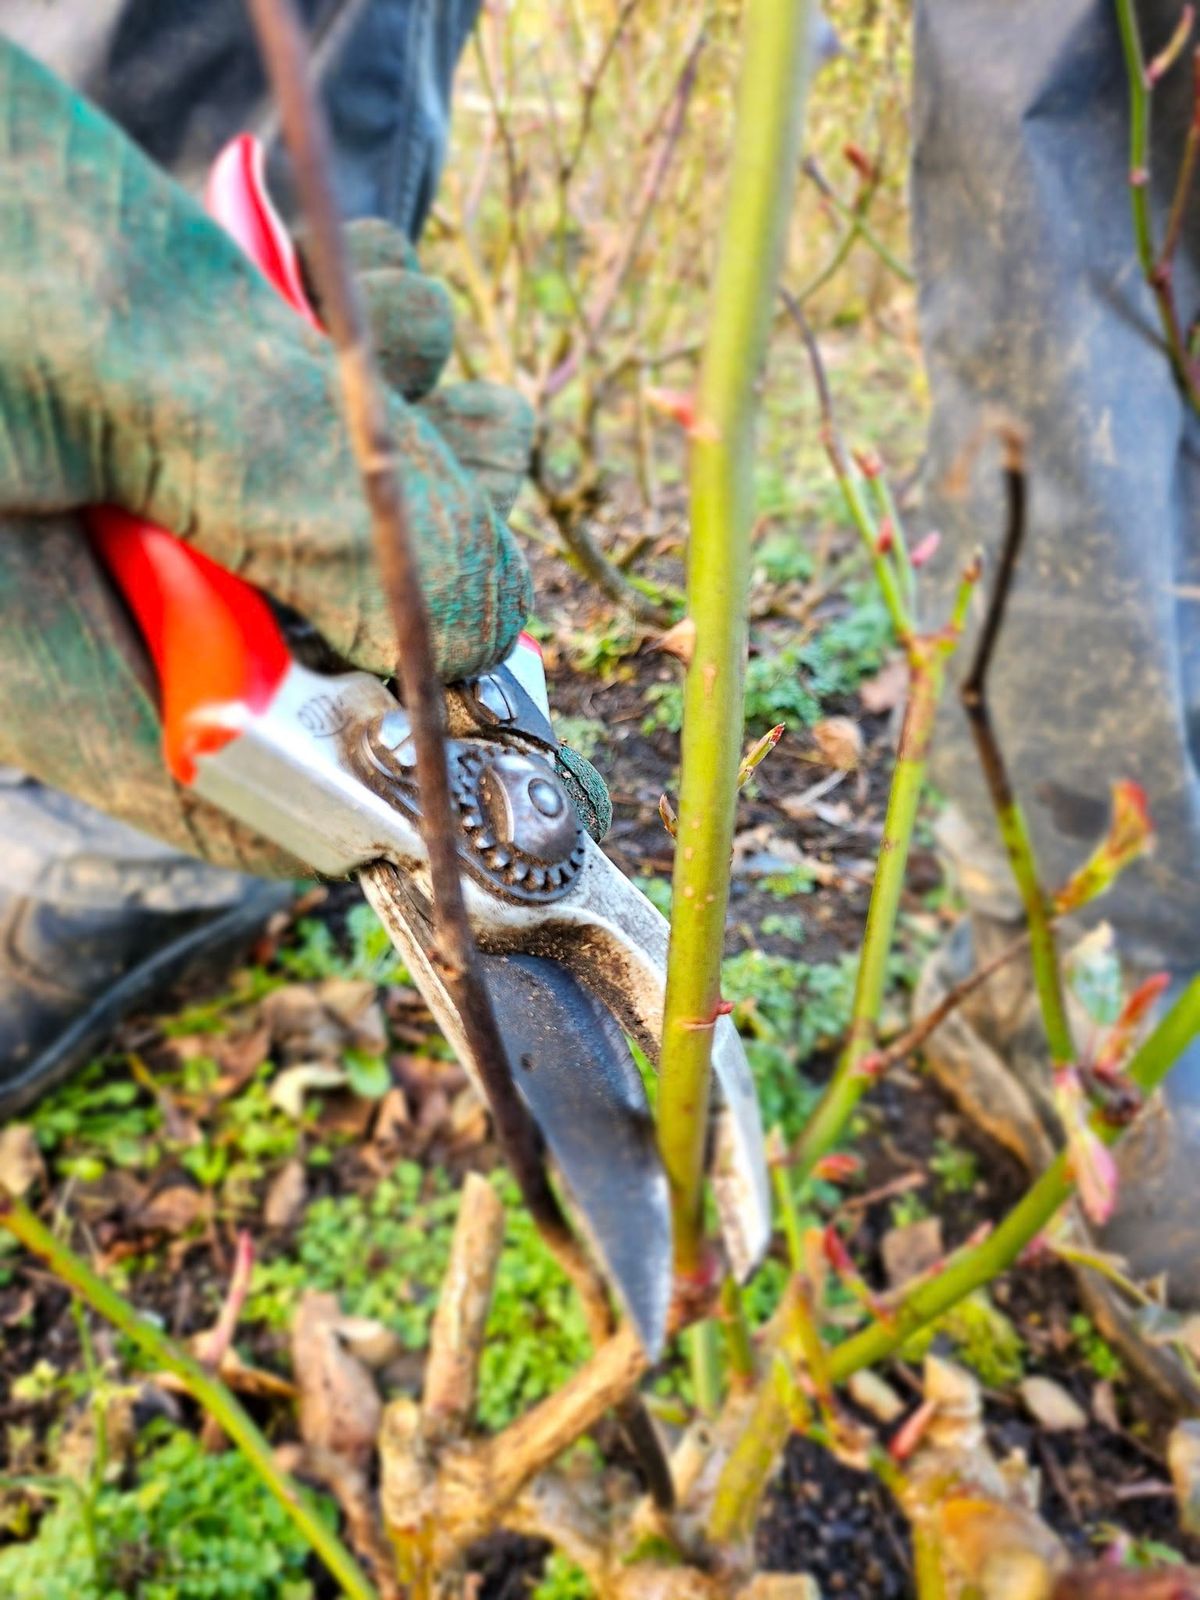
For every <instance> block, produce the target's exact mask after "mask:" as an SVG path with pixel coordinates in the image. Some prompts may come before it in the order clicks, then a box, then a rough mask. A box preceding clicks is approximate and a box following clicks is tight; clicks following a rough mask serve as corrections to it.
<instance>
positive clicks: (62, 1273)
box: [0, 1199, 378, 1600]
mask: <svg viewBox="0 0 1200 1600" xmlns="http://www.w3.org/2000/svg"><path fill="white" fill-rule="evenodd" d="M0 1227H2V1228H4V1229H5V1230H6V1231H7V1232H8V1233H11V1234H12V1235H13V1237H14V1238H15V1239H19V1240H20V1241H21V1243H22V1244H23V1245H24V1246H25V1248H26V1249H27V1250H28V1251H30V1252H31V1253H32V1254H33V1255H35V1256H37V1257H38V1258H39V1259H40V1260H41V1261H44V1262H45V1264H46V1266H47V1267H48V1268H49V1269H50V1271H51V1272H53V1274H54V1275H55V1277H56V1278H58V1279H60V1280H61V1281H62V1282H63V1283H65V1284H66V1285H67V1287H68V1288H69V1289H71V1290H72V1291H73V1292H74V1293H75V1294H77V1295H78V1296H79V1297H80V1299H82V1300H86V1301H87V1303H88V1305H90V1306H91V1308H92V1310H93V1311H96V1312H98V1313H99V1315H100V1316H102V1317H104V1318H105V1320H106V1321H108V1322H111V1323H112V1325H113V1327H114V1328H117V1329H118V1330H119V1331H120V1332H121V1333H123V1334H124V1335H125V1336H126V1338H128V1339H131V1340H132V1341H133V1343H134V1344H136V1345H137V1347H138V1349H139V1350H141V1351H142V1352H143V1353H144V1354H145V1355H146V1356H147V1357H148V1358H149V1359H150V1360H151V1361H152V1362H153V1363H154V1365H155V1366H156V1367H161V1368H162V1369H163V1370H164V1371H166V1372H171V1373H173V1374H174V1375H175V1377H177V1378H178V1379H179V1381H180V1382H181V1383H182V1384H184V1386H185V1387H186V1388H187V1390H188V1392H189V1394H190V1395H191V1396H192V1398H193V1399H194V1400H195V1401H196V1402H197V1404H198V1405H200V1406H201V1407H202V1408H203V1409H204V1411H205V1412H206V1413H207V1414H208V1415H209V1416H210V1417H212V1418H213V1420H214V1421H215V1422H216V1423H218V1424H219V1426H220V1428H221V1431H222V1432H223V1433H224V1434H226V1435H227V1437H228V1438H229V1439H231V1440H232V1442H233V1443H234V1444H235V1445H236V1446H237V1448H238V1449H239V1450H240V1451H241V1453H242V1456H243V1457H244V1459H245V1460H246V1462H247V1463H248V1464H249V1465H250V1467H251V1468H253V1470H254V1471H255V1473H257V1475H258V1477H259V1479H260V1481H261V1482H262V1484H263V1487H264V1488H265V1489H266V1490H267V1491H268V1492H269V1493H270V1494H271V1495H272V1497H273V1498H274V1499H275V1500H276V1501H277V1502H278V1504H279V1505H280V1506H281V1507H282V1508H283V1510H284V1511H285V1512H286V1514H287V1515H288V1517H290V1519H291V1521H292V1523H293V1524H294V1525H295V1527H296V1529H297V1531H298V1532H299V1533H300V1535H301V1536H302V1538H303V1539H304V1540H305V1541H306V1542H307V1543H308V1545H309V1546H310V1547H311V1549H312V1550H313V1552H314V1554H315V1555H316V1556H317V1557H318V1558H319V1560H320V1561H321V1562H322V1563H323V1564H324V1566H325V1568H326V1570H327V1571H328V1572H329V1574H330V1576H331V1577H333V1578H334V1579H336V1581H337V1582H338V1583H339V1584H340V1585H341V1587H342V1591H343V1593H344V1594H345V1595H347V1596H349V1600H378V1597H377V1595H376V1591H375V1589H374V1587H373V1586H372V1584H370V1583H369V1582H368V1581H367V1579H366V1577H365V1576H364V1574H363V1572H362V1570H361V1569H360V1567H359V1566H358V1563H357V1562H356V1561H355V1560H354V1557H353V1556H352V1555H351V1554H350V1552H349V1551H348V1550H347V1549H346V1548H345V1546H344V1545H343V1544H342V1543H341V1541H340V1540H339V1539H338V1537H337V1535H336V1534H335V1533H334V1532H333V1530H332V1529H331V1528H330V1527H329V1526H328V1525H327V1524H326V1522H325V1521H324V1519H323V1518H322V1516H321V1515H320V1513H319V1512H318V1511H317V1509H316V1507H315V1505H314V1504H313V1502H312V1499H311V1497H310V1496H309V1495H308V1494H307V1493H306V1492H305V1491H304V1490H303V1489H301V1488H300V1487H299V1485H298V1484H295V1483H293V1482H292V1481H291V1479H290V1478H289V1477H288V1476H287V1475H286V1473H283V1472H281V1471H280V1470H279V1468H278V1467H277V1466H276V1464H275V1457H274V1455H273V1454H272V1451H271V1446H270V1445H269V1444H268V1443H267V1441H266V1440H265V1439H264V1438H263V1436H262V1434H261V1433H260V1432H259V1430H258V1429H257V1428H256V1427H255V1425H254V1423H253V1422H252V1421H251V1420H250V1418H249V1417H248V1416H247V1415H246V1413H245V1412H244V1411H243V1410H242V1408H241V1406H240V1405H239V1404H238V1402H237V1401H236V1400H235V1399H234V1397H233V1395H232V1394H230V1392H229V1390H228V1389H227V1388H226V1387H225V1385H224V1384H223V1383H221V1382H220V1381H219V1380H218V1379H216V1378H214V1377H213V1376H212V1374H211V1373H210V1372H208V1371H207V1370H206V1369H205V1368H204V1367H202V1366H201V1365H200V1363H199V1362H198V1361H195V1360H193V1359H192V1357H191V1356H189V1355H185V1353H184V1352H183V1351H182V1350H180V1349H179V1347H178V1346H177V1345H175V1344H174V1343H173V1342H172V1341H171V1340H170V1339H168V1338H167V1336H166V1335H165V1334H164V1333H162V1332H161V1331H160V1330H159V1329H158V1328H156V1327H155V1326H154V1325H153V1323H150V1322H146V1321H145V1320H144V1319H143V1318H142V1317H139V1316H138V1314H137V1312H136V1311H135V1310H134V1309H133V1307H132V1306H131V1305H130V1304H129V1303H128V1301H126V1300H123V1299H122V1298H121V1296H120V1295H119V1294H118V1293H117V1292H116V1290H115V1289H112V1288H110V1287H109V1285H108V1284H107V1283H105V1282H104V1280H103V1278H100V1277H97V1275H96V1274H95V1273H94V1272H93V1271H92V1269H91V1267H89V1266H88V1265H87V1263H86V1262H85V1261H83V1260H81V1259H80V1258H79V1257H78V1256H77V1255H75V1253H74V1252H73V1251H72V1250H69V1249H68V1248H67V1246H66V1245H65V1244H63V1242H62V1241H61V1240H60V1239H56V1238H55V1237H54V1235H53V1234H52V1233H51V1232H50V1230H49V1228H47V1227H46V1225H45V1224H44V1223H43V1222H42V1221H41V1220H40V1219H39V1218H38V1217H36V1216H35V1215H34V1213H33V1212H32V1211H30V1209H29V1207H28V1206H26V1205H25V1204H24V1203H23V1202H22V1201H20V1200H5V1199H0Z"/></svg>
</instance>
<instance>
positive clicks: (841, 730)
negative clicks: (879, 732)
mask: <svg viewBox="0 0 1200 1600" xmlns="http://www.w3.org/2000/svg"><path fill="white" fill-rule="evenodd" d="M812 737H813V743H814V744H815V745H816V747H817V752H818V754H819V756H820V759H821V761H822V762H823V763H824V765H825V766H827V767H833V768H834V770H835V771H837V772H856V771H857V770H858V768H859V766H860V765H861V763H862V758H863V736H862V729H861V728H860V727H859V725H858V723H857V722H855V720H854V718H853V717H824V718H822V720H821V721H820V722H818V723H815V724H814V725H813V728H812Z"/></svg>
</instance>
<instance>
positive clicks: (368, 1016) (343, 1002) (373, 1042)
mask: <svg viewBox="0 0 1200 1600" xmlns="http://www.w3.org/2000/svg"><path fill="white" fill-rule="evenodd" d="M317 997H318V998H319V1000H320V1002H321V1004H322V1005H323V1006H324V1007H325V1009H326V1011H328V1012H329V1013H330V1015H331V1016H332V1017H333V1018H334V1020H335V1021H337V1022H338V1023H339V1024H340V1025H341V1027H342V1029H343V1030H344V1033H345V1041H346V1043H347V1044H348V1045H350V1046H351V1047H352V1048H353V1049H355V1050H365V1051H366V1052H367V1053H368V1054H369V1055H374V1056H380V1055H382V1054H383V1052H384V1051H385V1050H386V1049H387V1029H386V1027H385V1026H384V1021H383V1010H382V1007H381V1006H380V1004H379V1000H378V991H377V990H376V987H375V985H374V984H373V983H371V982H369V981H368V980H366V979H364V978H326V979H325V980H324V982H322V983H320V984H318V986H317Z"/></svg>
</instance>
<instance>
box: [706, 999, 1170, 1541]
mask: <svg viewBox="0 0 1200 1600" xmlns="http://www.w3.org/2000/svg"><path fill="white" fill-rule="evenodd" d="M1198 1036H1200V978H1193V979H1192V981H1191V983H1190V984H1189V985H1188V986H1187V988H1186V989H1185V990H1184V991H1183V993H1182V994H1181V995H1180V996H1179V998H1178V999H1177V1000H1176V1002H1175V1004H1174V1005H1173V1006H1172V1007H1171V1009H1170V1011H1169V1012H1168V1013H1167V1015H1166V1016H1165V1017H1164V1018H1163V1019H1162V1021H1161V1022H1160V1023H1159V1024H1158V1026H1157V1027H1156V1028H1155V1029H1154V1031H1153V1033H1152V1034H1151V1035H1150V1037H1149V1038H1148V1039H1147V1040H1146V1042H1145V1044H1143V1045H1142V1047H1141V1049H1140V1050H1139V1051H1138V1052H1137V1054H1136V1055H1135V1057H1134V1058H1133V1060H1132V1062H1131V1063H1130V1065H1129V1076H1130V1078H1131V1080H1132V1081H1133V1083H1134V1084H1135V1086H1136V1087H1137V1088H1138V1089H1140V1090H1141V1092H1142V1093H1143V1095H1147V1096H1148V1095H1150V1094H1153V1092H1154V1091H1155V1090H1156V1089H1157V1088H1158V1087H1159V1086H1160V1085H1161V1084H1162V1082H1163V1080H1164V1078H1165V1077H1166V1075H1167V1073H1168V1072H1169V1071H1170V1070H1171V1067H1172V1066H1173V1065H1174V1063H1175V1062H1176V1061H1178V1060H1179V1058H1180V1056H1181V1055H1182V1054H1183V1052H1184V1051H1185V1050H1186V1049H1187V1048H1188V1046H1189V1045H1190V1044H1191V1042H1192V1040H1193V1039H1195V1038H1197V1037H1198ZM1093 1126H1094V1127H1095V1129H1096V1132H1097V1134H1098V1135H1099V1137H1100V1138H1101V1139H1103V1140H1104V1142H1105V1143H1106V1144H1112V1143H1113V1142H1115V1140H1117V1139H1118V1138H1119V1137H1120V1135H1121V1132H1122V1130H1121V1129H1120V1128H1114V1127H1111V1126H1109V1125H1107V1124H1105V1123H1103V1122H1101V1121H1100V1120H1099V1119H1098V1118H1097V1119H1095V1121H1094V1123H1093ZM1073 1189H1074V1185H1073V1183H1072V1180H1071V1176H1070V1171H1069V1169H1068V1165H1067V1158H1066V1155H1065V1154H1064V1155H1060V1156H1059V1157H1058V1158H1057V1159H1056V1160H1055V1161H1054V1162H1053V1163H1052V1164H1051V1165H1050V1166H1049V1167H1048V1168H1047V1169H1046V1171H1045V1172H1044V1173H1043V1174H1042V1176H1041V1177H1040V1178H1039V1179H1038V1180H1037V1182H1036V1183H1035V1184H1034V1185H1033V1187H1032V1188H1031V1189H1030V1190H1029V1191H1028V1193H1027V1194H1026V1195H1025V1196H1024V1197H1023V1199H1021V1200H1020V1201H1018V1203H1017V1205H1016V1206H1014V1207H1013V1209H1012V1210H1011V1211H1010V1212H1009V1213H1008V1215H1007V1216H1006V1217H1005V1218H1004V1219H1003V1221H1002V1222H1001V1223H1000V1224H999V1226H998V1227H997V1228H995V1229H994V1230H993V1232H991V1233H989V1234H988V1235H987V1237H986V1238H985V1239H983V1240H981V1241H980V1242H979V1243H978V1244H976V1245H973V1246H970V1247H968V1248H966V1249H964V1250H963V1251H961V1252H960V1253H959V1254H958V1255H957V1256H955V1257H952V1258H951V1260H950V1261H948V1262H947V1264H946V1266H945V1268H944V1269H943V1271H941V1272H940V1273H939V1274H938V1276H937V1277H936V1278H933V1279H931V1280H928V1281H925V1282H922V1283H920V1284H918V1285H917V1286H916V1288H914V1289H913V1290H911V1291H910V1292H909V1293H908V1294H906V1295H904V1296H903V1298H902V1299H901V1300H900V1301H899V1302H898V1304H897V1305H896V1306H895V1307H894V1308H893V1310H892V1314H891V1316H890V1318H889V1319H888V1321H886V1322H882V1321H879V1320H878V1319H877V1320H876V1321H874V1322H873V1323H871V1324H870V1325H869V1326H868V1327H866V1328H864V1329H863V1330H862V1331H861V1332H860V1333H856V1334H853V1335H852V1336H851V1337H850V1338H849V1339H847V1340H846V1341H845V1342H844V1343H842V1344H839V1345H837V1346H835V1347H834V1349H832V1350H831V1351H829V1353H828V1361H827V1372H828V1377H829V1381H830V1383H832V1384H841V1383H845V1381H846V1380H847V1378H850V1377H852V1376H853V1374H854V1373H856V1372H860V1371H861V1370H862V1369H863V1368H864V1367H874V1366H877V1365H878V1364H879V1362H881V1361H883V1360H886V1358H887V1357H888V1356H890V1355H893V1354H894V1353H895V1352H896V1351H897V1350H898V1349H900V1348H901V1347H902V1346H903V1345H905V1344H906V1343H907V1342H908V1341H909V1340H910V1339H911V1338H912V1337H913V1335H914V1334H916V1333H919V1332H920V1331H921V1329H922V1328H925V1327H928V1325H929V1324H930V1323H931V1322H936V1321H937V1319H938V1318H939V1317H942V1316H944V1315H945V1314H946V1312H947V1311H950V1310H952V1309H953V1308H954V1307H955V1306H956V1305H958V1304H959V1302H960V1301H962V1300H965V1299H966V1298H967V1297H968V1295H972V1294H974V1293H975V1291H976V1290H977V1289H981V1288H983V1287H984V1285H985V1284H988V1283H991V1282H992V1280H993V1279H995V1278H998V1277H999V1276H1000V1274H1001V1273H1002V1272H1004V1271H1006V1270H1007V1269H1008V1268H1009V1267H1010V1266H1012V1264H1013V1263H1014V1262H1015V1261H1016V1260H1017V1258H1018V1257H1019V1256H1020V1255H1021V1253H1022V1251H1024V1250H1025V1249H1026V1247H1027V1246H1028V1245H1030V1244H1031V1243H1032V1242H1033V1240H1034V1239H1036V1238H1037V1236H1038V1234H1039V1233H1041V1232H1042V1231H1043V1230H1044V1229H1045V1228H1046V1227H1047V1225H1048V1224H1049V1223H1050V1222H1051V1221H1052V1220H1053V1218H1054V1216H1055V1215H1056V1213H1057V1212H1058V1211H1060V1210H1061V1209H1062V1207H1063V1206H1064V1205H1065V1204H1066V1202H1067V1201H1068V1200H1069V1199H1070V1197H1071V1194H1072V1192H1073ZM792 1332H793V1336H794V1335H795V1329H794V1328H793V1329H792ZM784 1348H785V1350H786V1351H787V1353H788V1354H789V1355H791V1357H792V1359H793V1360H795V1361H798V1362H799V1361H803V1359H804V1350H803V1348H802V1345H801V1342H800V1340H799V1339H798V1338H795V1337H793V1342H791V1343H788V1342H787V1341H786V1340H785V1346H784ZM776 1372H777V1375H778V1381H777V1382H776V1383H775V1384H764V1385H763V1386H762V1388H761V1389H760V1390H759V1395H758V1400H757V1402H756V1404H755V1408H754V1411H753V1414H752V1415H751V1417H750V1419H749V1422H748V1424H747V1426H746V1428H745V1429H744V1430H743V1432H742V1434H741V1435H740V1436H739V1438H738V1441H737V1443H736V1445H735V1446H734V1448H733V1450H732V1451H731V1452H730V1455H729V1459H728V1461H727V1462H726V1464H725V1467H724V1469H723V1470H722V1473H721V1477H720V1479H719V1481H718V1484H717V1489H716V1493H715V1495H714V1499H713V1516H712V1518H711V1519H710V1523H709V1533H710V1535H711V1536H712V1537H714V1538H718V1537H724V1538H729V1537H732V1536H734V1535H736V1534H737V1533H738V1532H739V1531H740V1530H743V1529H745V1528H746V1527H748V1526H749V1525H750V1522H751V1519H752V1516H753V1512H754V1510H755V1508H756V1507H757V1506H758V1504H759V1501H760V1500H761V1497H762V1493H763V1490H764V1488H765V1486H766V1483H767V1479H768V1477H769V1475H770V1472H771V1470H772V1467H773V1465H774V1461H775V1453H776V1451H777V1449H778V1446H777V1445H775V1443H774V1442H775V1441H776V1440H778V1439H779V1438H780V1436H781V1434H784V1433H786V1427H787V1421H788V1398H789V1394H790V1390H791V1384H790V1380H789V1379H788V1378H787V1376H786V1368H785V1367H783V1366H782V1365H780V1364H779V1362H778V1358H777V1366H776Z"/></svg>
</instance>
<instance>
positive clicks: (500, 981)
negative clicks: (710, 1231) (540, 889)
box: [480, 955, 672, 1359]
mask: <svg viewBox="0 0 1200 1600" xmlns="http://www.w3.org/2000/svg"><path fill="white" fill-rule="evenodd" d="M480 967H481V970H482V972H483V978H484V982H485V983H486V985H487V988H488V992H489V993H490V995H491V997H492V1004H493V1005H494V1006H495V1008H496V1015H497V1020H498V1021H499V1023H500V1031H501V1033H502V1034H503V1036H504V1046H505V1050H506V1052H507V1054H508V1060H509V1070H510V1072H511V1073H512V1078H513V1082H514V1083H515V1084H516V1086H517V1090H518V1092H519V1093H520V1095H521V1098H522V1099H523V1100H524V1101H525V1104H526V1105H527V1106H528V1107H529V1110H530V1111H531V1112H532V1114H533V1119H534V1121H535V1122H536V1123H537V1125H538V1128H539V1129H540V1130H541V1134H542V1137H543V1138H544V1139H545V1141H546V1146H547V1148H548V1149H549V1151H550V1154H551V1156H552V1157H553V1159H554V1165H555V1167H556V1168H557V1169H558V1172H559V1174H560V1175H561V1177H562V1180H563V1182H564V1184H565V1185H566V1187H567V1189H568V1191H569V1193H570V1196H571V1200H572V1202H573V1207H574V1210H575V1212H576V1214H577V1216H578V1218H579V1220H580V1222H581V1224H582V1226H583V1228H584V1230H585V1231H586V1233H587V1235H588V1238H589V1240H590V1241H591V1244H592V1247H593V1249H594V1250H595V1251H596V1253H597V1255H598V1256H599V1257H600V1259H601V1261H602V1262H603V1263H604V1266H605V1269H606V1272H607V1275H608V1277H609V1279H610V1280H611V1282H612V1284H613V1286H614V1287H615V1289H616V1291H617V1293H618V1295H619V1296H620V1299H621V1301H622V1303H623V1305H624V1307H625V1310H626V1311H627V1313H628V1314H629V1316H630V1318H631V1319H632V1321H633V1323H634V1326H635V1327H636V1328H637V1330H638V1334H639V1336H640V1338H641V1341H642V1344H643V1346H644V1347H645V1350H646V1353H647V1354H648V1355H649V1356H650V1357H651V1359H653V1358H654V1357H656V1356H657V1355H658V1353H659V1351H660V1350H661V1349H662V1346H663V1342H664V1340H665V1338H666V1326H667V1309H668V1306H669V1303H670V1297H671V1281H672V1280H671V1254H672V1252H671V1208H670V1202H669V1198H668V1192H667V1175H666V1173H665V1171H664V1170H663V1165H662V1160H661V1157H660V1156H659V1153H658V1145H657V1142H656V1140H655V1137H654V1121H653V1118H652V1117H651V1115H650V1106H649V1103H648V1101H647V1099H646V1090H645V1086H644V1084H643V1083H642V1077H641V1073H640V1072H639V1071H638V1069H637V1064H636V1063H635V1061H634V1059H633V1056H632V1054H631V1052H630V1049H629V1046H628V1044H627V1043H626V1042H625V1035H624V1034H623V1033H622V1032H621V1030H620V1028H619V1027H618V1026H617V1023H616V1021H615V1020H614V1019H613V1017H612V1014H611V1013H610V1012H609V1011H608V1010H607V1008H606V1007H605V1006H603V1005H602V1004H601V1003H600V1001H599V1000H597V999H596V998H595V996H593V995H591V994H589V993H588V991H587V990H586V989H585V988H584V987H583V985H582V984H581V983H580V982H579V980H578V979H577V978H575V977H574V976H573V974H571V973H570V972H568V971H567V969H566V968H565V967H563V966H562V965H560V963H559V962H557V961H548V960H546V959H545V958H544V957H541V956H525V955H511V956H495V955H481V956H480Z"/></svg>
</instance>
